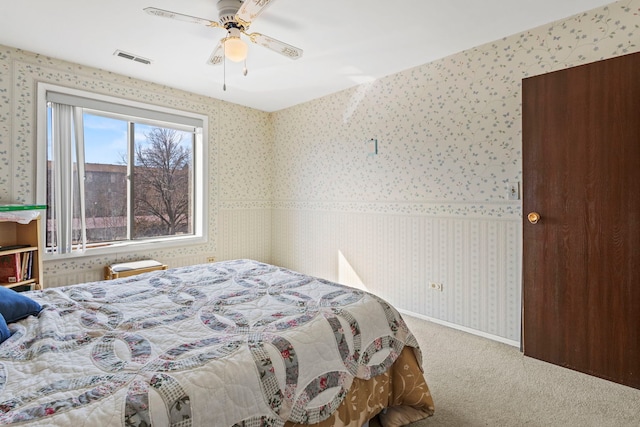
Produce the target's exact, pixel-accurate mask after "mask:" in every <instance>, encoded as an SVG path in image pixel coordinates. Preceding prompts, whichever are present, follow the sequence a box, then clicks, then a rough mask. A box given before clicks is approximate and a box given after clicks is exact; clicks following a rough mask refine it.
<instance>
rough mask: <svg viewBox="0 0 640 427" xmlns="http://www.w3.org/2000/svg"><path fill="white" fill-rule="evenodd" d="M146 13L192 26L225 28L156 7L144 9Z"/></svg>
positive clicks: (201, 19) (208, 21)
mask: <svg viewBox="0 0 640 427" xmlns="http://www.w3.org/2000/svg"><path fill="white" fill-rule="evenodd" d="M144 11H145V12H147V13H148V14H149V15H154V16H161V17H163V18H171V19H176V20H178V21H184V22H190V23H192V24H202V25H206V26H207V27H218V28H224V27H223V26H222V25H220V24H218V23H217V22H215V21H210V20H208V19H204V18H198V17H195V16H191V15H184V14H182V13H177V12H171V11H169V10H164V9H157V8H155V7H146V8H144Z"/></svg>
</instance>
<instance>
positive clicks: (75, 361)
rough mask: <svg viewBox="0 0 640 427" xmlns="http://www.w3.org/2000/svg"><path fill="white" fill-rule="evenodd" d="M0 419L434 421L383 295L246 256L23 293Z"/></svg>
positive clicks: (4, 370) (2, 369) (5, 357)
mask: <svg viewBox="0 0 640 427" xmlns="http://www.w3.org/2000/svg"><path fill="white" fill-rule="evenodd" d="M20 295H22V296H26V297H28V298H30V299H31V300H32V301H34V302H35V303H36V304H39V305H40V306H41V308H42V309H41V311H40V312H39V313H38V314H37V316H29V317H26V318H24V319H22V320H20V321H17V322H15V323H9V324H8V328H9V330H10V333H11V336H10V337H9V338H8V339H6V341H4V342H3V343H2V344H0V424H17V425H47V426H52V425H57V426H72V425H73V426H76V425H78V426H79V425H92V426H140V427H142V426H151V425H154V426H176V427H178V426H180V427H187V426H224V427H229V426H246V427H253V426H288V427H289V426H297V425H317V426H361V425H365V424H366V423H367V422H368V421H369V420H370V419H372V418H373V417H377V420H378V421H379V422H380V423H381V424H382V425H383V426H389V427H391V426H399V425H406V424H407V423H410V422H413V421H417V420H420V419H424V418H426V417H428V416H430V415H432V414H433V410H434V407H433V401H432V398H431V394H430V391H429V388H428V386H427V384H426V382H425V379H424V376H423V372H422V367H421V363H422V357H421V353H420V348H419V346H418V343H417V341H416V339H415V337H414V336H413V335H412V334H411V332H410V331H409V329H408V328H407V326H406V324H405V322H404V321H403V320H402V317H401V316H400V314H399V313H398V312H397V311H396V310H395V309H394V308H393V307H392V306H391V305H390V304H388V303H387V302H385V301H384V300H382V299H381V298H379V297H377V296H375V295H373V294H370V293H367V292H364V291H361V290H357V289H354V288H350V287H347V286H343V285H340V284H336V283H333V282H329V281H326V280H322V279H318V278H314V277H310V276H307V275H303V274H300V273H297V272H294V271H291V270H287V269H284V268H280V267H276V266H273V265H269V264H264V263H260V262H257V261H252V260H234V261H226V262H219V263H212V264H202V265H195V266H189V267H181V268H173V269H169V270H165V271H157V272H152V273H146V274H142V275H139V276H133V277H127V278H121V279H116V280H112V281H101V282H93V283H87V284H82V285H74V286H67V287H61V288H52V289H45V290H43V291H32V292H26V293H24V294H20Z"/></svg>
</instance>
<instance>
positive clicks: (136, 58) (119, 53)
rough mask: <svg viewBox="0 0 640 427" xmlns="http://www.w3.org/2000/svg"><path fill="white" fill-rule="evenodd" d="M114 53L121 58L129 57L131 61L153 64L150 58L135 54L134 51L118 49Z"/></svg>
mask: <svg viewBox="0 0 640 427" xmlns="http://www.w3.org/2000/svg"><path fill="white" fill-rule="evenodd" d="M113 54H114V55H115V56H119V57H120V58H124V59H128V60H130V61H135V62H140V63H141V64H147V65H149V64H151V60H150V59H147V58H143V57H141V56H138V55H134V54H132V53H128V52H123V51H121V50H116V51H115V52H113Z"/></svg>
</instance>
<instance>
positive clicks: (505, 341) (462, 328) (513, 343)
mask: <svg viewBox="0 0 640 427" xmlns="http://www.w3.org/2000/svg"><path fill="white" fill-rule="evenodd" d="M398 311H399V312H400V313H402V314H406V315H407V316H413V317H417V318H418V319H422V320H426V321H428V322H433V323H437V324H439V325H443V326H447V327H449V328H453V329H457V330H459V331H463V332H467V333H469V334H473V335H478V336H480V337H483V338H488V339H490V340H493V341H498V342H501V343H503V344H507V345H510V346H513V347H518V348H520V342H519V341H514V340H510V339H507V338H504V337H499V336H497V335H492V334H488V333H486V332H482V331H478V330H476V329H472V328H467V327H466V326H461V325H456V324H455V323H451V322H447V321H444V320H440V319H435V318H433V317H429V316H424V315H422V314H418V313H412V312H411V311H408V310H400V309H398Z"/></svg>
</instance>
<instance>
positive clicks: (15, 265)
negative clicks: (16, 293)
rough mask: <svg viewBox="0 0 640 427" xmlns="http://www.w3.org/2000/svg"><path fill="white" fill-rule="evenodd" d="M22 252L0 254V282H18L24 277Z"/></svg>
mask: <svg viewBox="0 0 640 427" xmlns="http://www.w3.org/2000/svg"><path fill="white" fill-rule="evenodd" d="M20 258H21V257H20V253H15V254H8V255H0V283H18V282H20V281H21V278H22V275H21V274H22V263H21V259H20Z"/></svg>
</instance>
